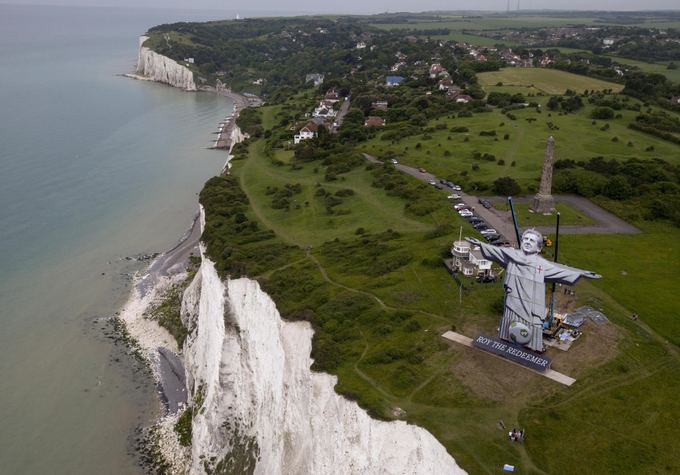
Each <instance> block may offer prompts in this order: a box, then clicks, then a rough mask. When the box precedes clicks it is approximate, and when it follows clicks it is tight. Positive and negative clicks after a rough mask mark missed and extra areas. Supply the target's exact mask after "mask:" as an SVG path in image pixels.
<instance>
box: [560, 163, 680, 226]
mask: <svg viewBox="0 0 680 475" xmlns="http://www.w3.org/2000/svg"><path fill="white" fill-rule="evenodd" d="M553 191H555V192H562V193H575V194H579V195H581V196H585V197H587V198H591V197H595V196H602V197H605V198H608V199H611V200H616V201H621V202H622V203H623V204H627V205H628V207H629V208H630V210H631V211H641V212H642V214H641V215H640V216H637V217H640V218H645V219H650V220H655V219H667V220H670V221H672V222H673V223H674V224H675V225H676V226H680V166H677V165H672V164H670V163H668V162H666V161H665V160H661V159H652V160H641V159H629V160H626V161H619V160H615V159H609V160H607V159H605V158H604V157H593V158H591V159H590V160H588V161H579V162H576V161H574V160H558V161H557V162H555V175H554V181H553ZM629 215H631V216H633V217H635V215H633V214H630V213H629Z"/></svg>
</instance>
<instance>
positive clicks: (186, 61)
mask: <svg viewBox="0 0 680 475" xmlns="http://www.w3.org/2000/svg"><path fill="white" fill-rule="evenodd" d="M184 62H185V63H189V64H194V58H184Z"/></svg>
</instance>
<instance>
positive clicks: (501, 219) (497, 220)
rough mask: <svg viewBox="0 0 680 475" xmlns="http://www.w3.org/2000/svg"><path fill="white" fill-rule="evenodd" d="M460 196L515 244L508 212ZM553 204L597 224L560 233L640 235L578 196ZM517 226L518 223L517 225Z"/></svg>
mask: <svg viewBox="0 0 680 475" xmlns="http://www.w3.org/2000/svg"><path fill="white" fill-rule="evenodd" d="M363 155H364V158H366V159H367V160H369V161H371V162H374V163H383V162H382V160H380V159H378V158H377V157H374V156H372V155H368V154H363ZM395 168H397V169H398V170H400V171H402V172H404V173H408V174H409V175H411V176H414V177H416V178H418V179H419V180H422V181H424V182H429V181H431V180H434V181H436V182H437V183H439V179H438V178H437V177H436V176H434V175H432V174H431V173H422V172H419V171H418V169H416V168H413V167H409V166H407V165H402V164H401V163H399V164H397V165H395ZM444 192H446V193H447V194H449V193H452V190H450V189H448V188H444ZM453 193H457V194H459V195H460V196H461V201H462V202H464V203H465V204H467V205H469V206H470V207H472V210H473V211H474V213H475V214H477V215H478V216H479V217H480V218H482V219H483V220H484V221H486V223H487V224H488V225H489V226H491V227H492V228H494V229H495V230H496V231H498V232H499V233H500V234H502V235H503V236H505V238H506V239H507V240H508V241H510V242H513V243H514V242H516V240H517V239H516V237H515V227H514V225H513V224H512V217H511V214H510V212H509V211H501V210H498V209H495V208H491V209H486V208H484V207H483V206H482V205H481V204H479V198H478V197H477V196H474V195H470V194H468V193H465V192H464V191H456V192H453ZM486 198H488V199H501V200H505V198H502V197H486ZM554 198H555V201H556V202H558V203H567V204H568V205H569V206H571V207H573V208H575V209H576V210H578V211H580V212H582V213H584V214H586V215H587V216H589V217H590V218H592V219H593V220H594V221H596V222H597V224H592V225H584V226H581V225H562V226H560V233H564V234H637V233H639V232H640V230H639V229H637V228H636V227H635V226H633V225H631V224H629V223H627V222H625V221H623V220H622V219H620V218H618V217H617V216H614V215H613V214H611V213H610V212H608V211H605V210H604V209H602V208H600V207H599V206H597V205H596V204H595V203H593V202H592V201H590V200H588V199H587V198H583V197H582V196H576V195H554ZM530 200H531V198H529V197H519V198H515V202H520V203H521V202H529V201H530ZM520 225H521V223H520ZM536 228H537V229H538V230H539V231H541V232H542V233H544V234H548V233H554V232H555V227H554V226H537V227H536Z"/></svg>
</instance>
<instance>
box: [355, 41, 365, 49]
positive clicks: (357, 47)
mask: <svg viewBox="0 0 680 475" xmlns="http://www.w3.org/2000/svg"><path fill="white" fill-rule="evenodd" d="M365 48H366V43H364V42H363V41H359V42H358V43H357V46H356V49H365Z"/></svg>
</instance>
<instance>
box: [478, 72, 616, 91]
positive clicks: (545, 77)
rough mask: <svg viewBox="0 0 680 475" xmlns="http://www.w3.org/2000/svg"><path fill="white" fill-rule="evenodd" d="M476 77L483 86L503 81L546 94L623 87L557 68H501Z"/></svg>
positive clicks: (504, 83)
mask: <svg viewBox="0 0 680 475" xmlns="http://www.w3.org/2000/svg"><path fill="white" fill-rule="evenodd" d="M478 78H479V82H480V84H481V85H482V86H483V87H486V86H494V85H496V84H498V83H503V85H508V86H524V87H535V88H536V89H538V90H540V91H543V92H544V93H546V94H564V93H565V91H566V90H567V89H571V90H572V91H578V92H581V91H583V90H585V89H588V90H598V91H601V90H605V89H611V90H613V91H614V92H619V91H621V90H622V89H623V85H622V84H616V83H613V82H607V81H601V80H599V79H594V78H590V77H587V76H580V75H577V74H572V73H568V72H565V71H559V70H557V69H543V68H503V69H501V70H500V71H490V72H486V73H481V74H479V75H478Z"/></svg>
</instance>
